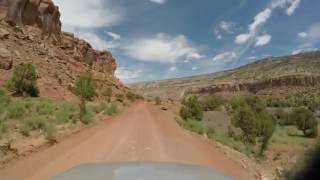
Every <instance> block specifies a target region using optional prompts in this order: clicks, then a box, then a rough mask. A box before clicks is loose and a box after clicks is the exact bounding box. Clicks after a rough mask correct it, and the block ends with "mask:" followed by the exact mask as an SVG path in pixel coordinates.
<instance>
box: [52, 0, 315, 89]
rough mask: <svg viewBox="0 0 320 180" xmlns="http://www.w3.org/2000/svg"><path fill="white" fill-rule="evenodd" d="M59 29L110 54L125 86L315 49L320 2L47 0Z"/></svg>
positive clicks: (205, 72) (217, 69)
mask: <svg viewBox="0 0 320 180" xmlns="http://www.w3.org/2000/svg"><path fill="white" fill-rule="evenodd" d="M54 2H55V3H56V4H57V5H58V6H59V8H60V11H61V14H62V16H61V19H62V24H63V30H64V31H67V32H72V33H74V34H75V35H76V36H78V37H80V38H83V39H85V40H87V41H88V42H89V43H90V44H91V45H92V46H93V47H94V48H96V49H99V50H108V51H111V52H112V54H113V56H114V57H115V59H116V60H117V64H118V68H117V71H116V76H117V77H119V78H120V79H121V80H122V81H123V82H125V83H134V82H140V81H149V80H159V79H169V78H177V77H184V76H192V75H199V74H207V73H213V72H218V71H222V70H226V69H232V68H235V67H239V66H241V65H244V64H248V63H251V62H254V61H257V60H259V59H263V58H266V57H271V56H283V55H290V54H298V53H301V52H306V51H314V50H318V49H319V48H320V13H319V7H320V1H319V0H223V1H220V0H219V1H218V0H77V1H75V0H54Z"/></svg>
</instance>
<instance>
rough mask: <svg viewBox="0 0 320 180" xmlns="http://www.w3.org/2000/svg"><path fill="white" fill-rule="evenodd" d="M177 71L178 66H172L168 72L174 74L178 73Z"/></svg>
mask: <svg viewBox="0 0 320 180" xmlns="http://www.w3.org/2000/svg"><path fill="white" fill-rule="evenodd" d="M176 70H177V67H176V66H172V67H170V68H169V70H168V71H170V72H172V71H176Z"/></svg>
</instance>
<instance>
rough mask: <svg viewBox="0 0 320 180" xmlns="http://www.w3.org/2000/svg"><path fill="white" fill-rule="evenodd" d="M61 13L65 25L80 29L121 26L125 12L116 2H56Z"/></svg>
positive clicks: (100, 0)
mask: <svg viewBox="0 0 320 180" xmlns="http://www.w3.org/2000/svg"><path fill="white" fill-rule="evenodd" d="M54 1H55V3H56V4H57V5H58V6H59V9H60V11H61V19H62V23H63V25H69V26H74V27H79V28H95V27H107V26H112V25H116V24H119V23H120V22H121V21H122V19H123V18H124V15H125V13H124V12H125V11H124V10H123V8H122V7H120V6H119V5H118V4H117V1H116V0H77V1H71V0H54Z"/></svg>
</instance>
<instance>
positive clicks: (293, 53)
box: [291, 48, 318, 55]
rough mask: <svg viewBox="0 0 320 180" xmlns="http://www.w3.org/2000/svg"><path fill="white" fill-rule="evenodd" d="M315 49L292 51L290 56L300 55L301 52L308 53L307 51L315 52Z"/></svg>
mask: <svg viewBox="0 0 320 180" xmlns="http://www.w3.org/2000/svg"><path fill="white" fill-rule="evenodd" d="M317 50H318V49H317V48H302V49H296V50H294V51H292V53H291V54H292V55H296V54H300V53H303V52H308V51H317Z"/></svg>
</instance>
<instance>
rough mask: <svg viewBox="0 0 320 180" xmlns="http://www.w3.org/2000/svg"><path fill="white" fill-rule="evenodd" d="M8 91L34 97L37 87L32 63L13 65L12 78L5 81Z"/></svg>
mask: <svg viewBox="0 0 320 180" xmlns="http://www.w3.org/2000/svg"><path fill="white" fill-rule="evenodd" d="M7 88H8V90H9V91H13V92H14V93H16V94H19V95H24V96H25V95H29V96H32V97H36V96H38V94H39V90H38V87H37V73H36V69H35V67H34V66H33V65H32V64H20V65H18V66H16V67H15V69H14V71H13V76H12V79H11V80H9V82H7Z"/></svg>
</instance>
